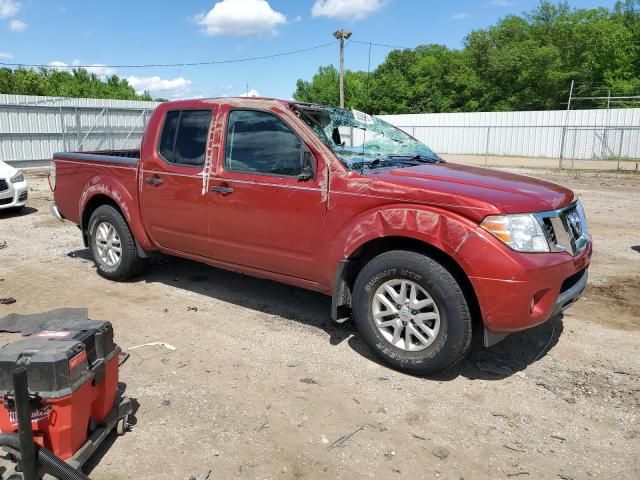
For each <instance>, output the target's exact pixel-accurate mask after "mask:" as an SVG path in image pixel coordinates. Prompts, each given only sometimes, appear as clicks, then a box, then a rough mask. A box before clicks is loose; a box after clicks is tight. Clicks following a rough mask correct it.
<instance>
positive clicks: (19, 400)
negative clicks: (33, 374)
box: [11, 367, 38, 480]
mask: <svg viewBox="0 0 640 480" xmlns="http://www.w3.org/2000/svg"><path fill="white" fill-rule="evenodd" d="M11 375H12V377H13V400H14V403H15V407H16V417H18V441H19V443H20V449H19V450H20V463H22V472H23V477H24V480H38V476H37V470H38V468H37V465H36V447H35V445H34V443H33V431H32V430H31V404H30V402H29V386H28V384H27V369H26V368H24V367H16V368H14V369H13V371H12V372H11Z"/></svg>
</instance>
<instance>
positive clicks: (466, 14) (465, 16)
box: [451, 12, 471, 20]
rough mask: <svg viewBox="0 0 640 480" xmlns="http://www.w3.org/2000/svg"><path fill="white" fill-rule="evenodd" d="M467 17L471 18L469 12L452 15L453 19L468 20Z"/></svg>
mask: <svg viewBox="0 0 640 480" xmlns="http://www.w3.org/2000/svg"><path fill="white" fill-rule="evenodd" d="M467 18H471V15H469V14H468V13H467V12H458V13H454V14H453V15H451V19H452V20H466V19H467Z"/></svg>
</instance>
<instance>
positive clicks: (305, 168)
mask: <svg viewBox="0 0 640 480" xmlns="http://www.w3.org/2000/svg"><path fill="white" fill-rule="evenodd" d="M313 175H314V168H313V157H312V156H311V153H310V152H309V151H308V150H306V149H305V150H304V152H303V153H302V170H301V172H300V175H298V181H299V182H308V181H309V180H311V179H312V178H313Z"/></svg>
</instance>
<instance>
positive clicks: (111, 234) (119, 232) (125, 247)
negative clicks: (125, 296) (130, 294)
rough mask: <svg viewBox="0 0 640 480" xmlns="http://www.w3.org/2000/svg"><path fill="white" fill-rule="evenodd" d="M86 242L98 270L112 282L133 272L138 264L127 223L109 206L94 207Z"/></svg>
mask: <svg viewBox="0 0 640 480" xmlns="http://www.w3.org/2000/svg"><path fill="white" fill-rule="evenodd" d="M89 243H90V247H91V253H92V254H93V260H94V262H95V264H96V268H97V269H98V273H99V274H100V275H101V276H103V277H105V278H107V279H109V280H115V281H123V280H127V279H129V278H131V277H133V276H134V275H136V274H137V273H138V272H139V271H140V268H141V266H142V259H141V258H140V257H139V256H138V252H137V250H136V243H135V240H134V239H133V235H132V234H131V230H129V226H128V225H127V222H126V221H125V220H124V218H122V215H121V214H120V212H118V210H116V209H115V208H113V207H112V206H110V205H102V206H101V207H98V208H96V210H95V211H94V212H93V214H92V215H91V219H90V220H89Z"/></svg>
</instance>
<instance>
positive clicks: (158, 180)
mask: <svg viewBox="0 0 640 480" xmlns="http://www.w3.org/2000/svg"><path fill="white" fill-rule="evenodd" d="M144 181H145V182H147V183H149V184H151V185H162V184H163V183H164V180H163V179H161V178H159V177H147V178H145V179H144Z"/></svg>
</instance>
